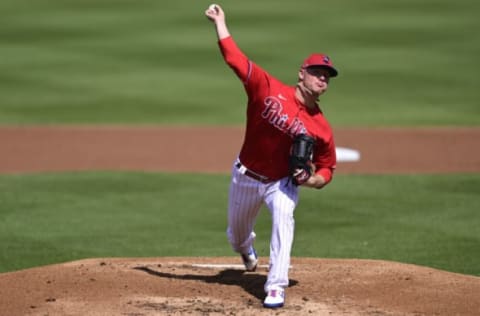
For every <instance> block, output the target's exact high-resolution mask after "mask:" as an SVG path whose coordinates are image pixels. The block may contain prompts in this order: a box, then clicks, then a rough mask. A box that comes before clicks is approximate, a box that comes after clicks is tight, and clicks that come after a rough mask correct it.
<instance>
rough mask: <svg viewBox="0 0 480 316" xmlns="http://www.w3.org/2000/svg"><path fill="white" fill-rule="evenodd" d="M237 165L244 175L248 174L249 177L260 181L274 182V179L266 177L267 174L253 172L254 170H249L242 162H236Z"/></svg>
mask: <svg viewBox="0 0 480 316" xmlns="http://www.w3.org/2000/svg"><path fill="white" fill-rule="evenodd" d="M235 167H236V168H237V169H238V170H239V171H240V172H241V173H242V174H244V175H246V176H247V177H250V178H252V179H255V180H257V181H260V182H261V183H270V182H272V181H273V180H270V179H269V178H268V177H265V176H262V175H260V174H258V173H255V172H253V171H252V170H248V168H247V167H245V166H244V165H242V163H241V162H239V161H237V162H236V163H235Z"/></svg>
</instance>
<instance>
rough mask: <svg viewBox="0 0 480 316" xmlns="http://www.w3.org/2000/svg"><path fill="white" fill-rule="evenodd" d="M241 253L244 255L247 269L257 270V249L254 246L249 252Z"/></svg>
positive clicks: (243, 258)
mask: <svg viewBox="0 0 480 316" xmlns="http://www.w3.org/2000/svg"><path fill="white" fill-rule="evenodd" d="M241 255H242V260H243V264H244V265H245V269H246V270H247V271H249V272H253V271H255V269H257V264H258V256H257V252H256V251H255V249H254V248H253V247H252V248H250V251H249V252H248V253H247V254H245V253H242V254H241Z"/></svg>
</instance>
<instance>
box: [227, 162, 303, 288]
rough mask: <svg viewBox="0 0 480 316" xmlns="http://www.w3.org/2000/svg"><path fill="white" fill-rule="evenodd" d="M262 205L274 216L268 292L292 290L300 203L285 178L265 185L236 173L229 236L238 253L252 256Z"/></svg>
mask: <svg viewBox="0 0 480 316" xmlns="http://www.w3.org/2000/svg"><path fill="white" fill-rule="evenodd" d="M262 203H265V205H266V206H267V208H268V209H269V210H270V214H271V216H272V234H271V238H270V263H269V264H270V269H269V272H268V278H267V282H266V283H265V292H268V291H269V290H270V289H275V288H286V287H288V268H289V266H290V252H291V250H292V243H293V236H294V228H295V220H294V218H293V212H294V210H295V207H296V206H297V203H298V188H297V187H296V186H295V185H293V184H292V183H290V182H289V181H288V178H283V179H280V180H278V181H275V182H271V183H267V184H264V183H261V182H259V181H257V180H255V179H252V178H250V177H248V176H246V175H244V174H242V173H241V172H240V171H239V170H238V169H237V168H236V167H235V166H234V167H233V170H232V179H231V183H230V192H229V201H228V229H227V236H228V240H229V241H230V244H231V245H232V248H233V250H234V251H236V252H239V253H245V252H248V250H249V249H250V247H251V246H252V245H253V242H254V241H255V232H254V230H253V229H254V225H255V220H256V218H257V215H258V213H259V210H260V207H261V205H262Z"/></svg>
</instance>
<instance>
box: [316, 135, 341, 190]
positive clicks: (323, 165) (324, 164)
mask: <svg viewBox="0 0 480 316" xmlns="http://www.w3.org/2000/svg"><path fill="white" fill-rule="evenodd" d="M320 147H321V148H319V149H317V150H315V155H314V157H313V163H314V165H315V170H316V171H315V174H318V175H321V176H322V177H323V178H324V179H325V181H326V183H329V182H330V181H331V180H332V177H333V172H334V170H335V168H336V165H337V155H336V152H335V142H334V140H333V137H331V138H330V139H329V140H327V141H326V142H323V143H321V145H320Z"/></svg>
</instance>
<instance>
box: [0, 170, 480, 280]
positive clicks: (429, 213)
mask: <svg viewBox="0 0 480 316" xmlns="http://www.w3.org/2000/svg"><path fill="white" fill-rule="evenodd" d="M228 183H229V177H228V176H227V175H198V174H197V175H193V174H181V175H171V174H161V173H152V174H148V173H111V172H102V173H94V172H87V173H65V174H39V175H2V176H0V240H1V241H2V242H1V246H0V247H1V251H0V272H5V271H12V270H17V269H23V268H28V267H34V266H39V265H45V264H50V263H57V262H65V261H71V260H76V259H82V258H92V257H157V256H230V255H234V253H233V252H232V251H231V249H230V246H229V244H228V242H227V239H226V236H225V230H226V226H225V225H226V205H227V191H228ZM479 188H480V175H478V174H476V175H455V176H451V175H445V176H443V175H428V176H342V175H338V176H337V177H336V179H335V180H334V182H332V184H331V185H330V186H329V187H327V188H325V189H324V190H321V191H317V190H310V189H302V191H301V202H300V204H299V206H298V208H297V210H296V215H295V216H296V239H295V244H294V249H293V255H294V256H302V257H303V256H307V257H321V258H368V259H385V260H394V261H400V262H405V263H414V264H419V265H425V266H430V267H435V268H440V269H445V270H449V271H455V272H460V273H465V274H473V275H480V267H479V265H478V262H479V260H480V253H479V252H478V245H479V244H480V234H479V227H480V226H479V223H480V213H479V212H478V210H479V209H480V194H479V193H480V189H479ZM256 232H257V234H258V238H257V243H256V247H257V248H258V251H259V253H260V255H261V256H268V249H269V246H268V243H269V238H270V219H269V214H268V212H267V211H266V209H264V210H263V211H262V212H261V215H260V216H259V219H258V223H257V226H256Z"/></svg>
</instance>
